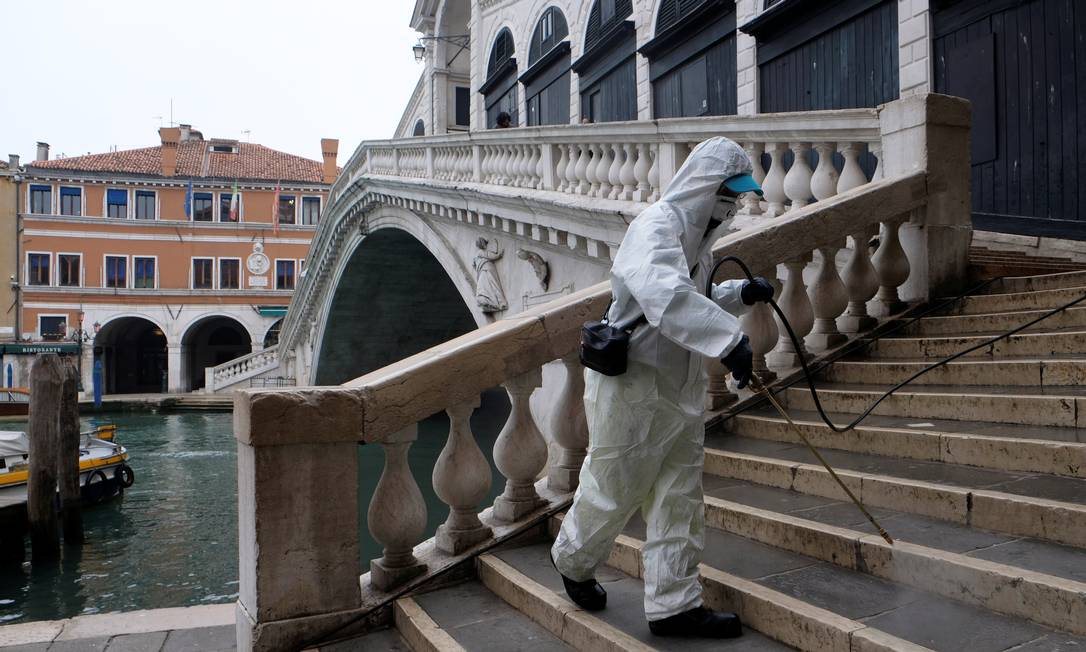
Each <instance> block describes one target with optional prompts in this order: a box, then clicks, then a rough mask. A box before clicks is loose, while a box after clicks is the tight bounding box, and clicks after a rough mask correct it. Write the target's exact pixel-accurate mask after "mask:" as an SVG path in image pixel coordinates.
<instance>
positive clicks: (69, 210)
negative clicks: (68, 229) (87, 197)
mask: <svg viewBox="0 0 1086 652" xmlns="http://www.w3.org/2000/svg"><path fill="white" fill-rule="evenodd" d="M60 214H61V215H76V216H79V215H82V214H83V189H82V188H66V187H64V186H61V187H60Z"/></svg>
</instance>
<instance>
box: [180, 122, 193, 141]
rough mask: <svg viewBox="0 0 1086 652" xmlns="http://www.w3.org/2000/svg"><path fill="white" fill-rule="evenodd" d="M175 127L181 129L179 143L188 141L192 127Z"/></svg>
mask: <svg viewBox="0 0 1086 652" xmlns="http://www.w3.org/2000/svg"><path fill="white" fill-rule="evenodd" d="M177 126H178V127H181V142H184V141H186V140H188V139H189V135H191V134H192V125H187V124H184V123H182V124H179V125H177Z"/></svg>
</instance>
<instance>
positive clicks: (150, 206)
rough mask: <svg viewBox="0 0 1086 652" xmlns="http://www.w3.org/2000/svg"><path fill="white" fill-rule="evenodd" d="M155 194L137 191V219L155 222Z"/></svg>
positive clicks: (149, 191) (150, 191)
mask: <svg viewBox="0 0 1086 652" xmlns="http://www.w3.org/2000/svg"><path fill="white" fill-rule="evenodd" d="M156 213H157V211H156V210H155V192H154V191H153V190H137V191H136V219H137V220H153V219H157V218H156Z"/></svg>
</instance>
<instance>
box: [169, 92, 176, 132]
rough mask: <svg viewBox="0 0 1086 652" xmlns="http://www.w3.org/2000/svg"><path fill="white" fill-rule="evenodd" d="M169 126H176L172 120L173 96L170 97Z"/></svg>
mask: <svg viewBox="0 0 1086 652" xmlns="http://www.w3.org/2000/svg"><path fill="white" fill-rule="evenodd" d="M170 126H171V127H176V126H177V123H176V122H174V121H173V98H172V97H171V98H170Z"/></svg>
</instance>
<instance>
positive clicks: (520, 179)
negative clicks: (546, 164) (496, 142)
mask: <svg viewBox="0 0 1086 652" xmlns="http://www.w3.org/2000/svg"><path fill="white" fill-rule="evenodd" d="M509 149H510V152H511V156H510V158H509V178H510V180H511V181H510V184H511V185H513V186H516V187H518V188H520V187H523V186H524V146H523V145H515V144H514V145H510V146H509Z"/></svg>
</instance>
